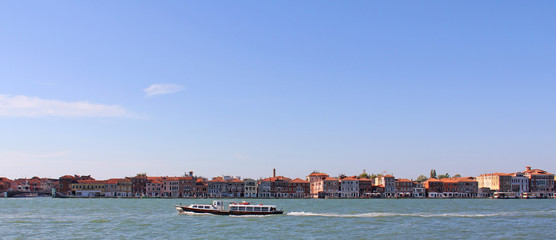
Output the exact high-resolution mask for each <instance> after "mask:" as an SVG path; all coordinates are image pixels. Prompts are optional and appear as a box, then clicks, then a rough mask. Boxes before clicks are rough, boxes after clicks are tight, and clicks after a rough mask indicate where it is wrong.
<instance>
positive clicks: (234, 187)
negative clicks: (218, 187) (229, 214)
mask: <svg viewBox="0 0 556 240" xmlns="http://www.w3.org/2000/svg"><path fill="white" fill-rule="evenodd" d="M228 189H229V190H228V197H243V195H244V191H245V183H244V182H243V181H241V180H239V179H237V178H234V179H232V180H229V181H228Z"/></svg>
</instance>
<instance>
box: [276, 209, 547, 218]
mask: <svg viewBox="0 0 556 240" xmlns="http://www.w3.org/2000/svg"><path fill="white" fill-rule="evenodd" d="M555 214H556V211H534V212H496V213H378V212H374V213H354V214H349V213H346V214H343V213H313V212H290V213H287V215H288V216H299V217H345V218H379V217H423V218H431V217H460V218H484V217H497V216H505V217H506V216H527V215H545V216H550V215H552V216H553V215H555Z"/></svg>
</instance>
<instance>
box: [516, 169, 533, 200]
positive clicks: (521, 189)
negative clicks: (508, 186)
mask: <svg viewBox="0 0 556 240" xmlns="http://www.w3.org/2000/svg"><path fill="white" fill-rule="evenodd" d="M512 192H516V193H517V196H518V197H523V193H526V192H529V178H528V177H526V176H525V174H523V173H522V172H516V173H513V174H512Z"/></svg>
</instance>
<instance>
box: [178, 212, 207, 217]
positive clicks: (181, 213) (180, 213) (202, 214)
mask: <svg viewBox="0 0 556 240" xmlns="http://www.w3.org/2000/svg"><path fill="white" fill-rule="evenodd" d="M178 214H179V215H191V216H214V214H210V213H194V212H186V211H183V212H178Z"/></svg>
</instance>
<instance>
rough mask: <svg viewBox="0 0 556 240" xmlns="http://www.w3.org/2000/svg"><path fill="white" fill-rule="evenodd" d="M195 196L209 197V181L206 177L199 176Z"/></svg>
mask: <svg viewBox="0 0 556 240" xmlns="http://www.w3.org/2000/svg"><path fill="white" fill-rule="evenodd" d="M193 197H208V194H207V182H206V181H205V179H204V178H197V179H196V180H195V186H194V187H193Z"/></svg>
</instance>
